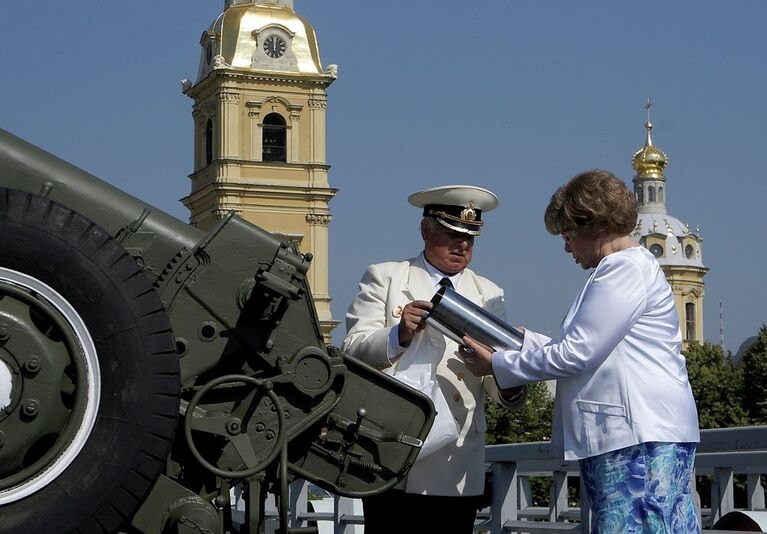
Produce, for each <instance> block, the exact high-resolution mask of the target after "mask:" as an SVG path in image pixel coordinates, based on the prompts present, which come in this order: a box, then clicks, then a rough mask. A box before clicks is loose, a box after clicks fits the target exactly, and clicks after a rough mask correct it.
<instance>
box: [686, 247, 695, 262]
mask: <svg viewBox="0 0 767 534" xmlns="http://www.w3.org/2000/svg"><path fill="white" fill-rule="evenodd" d="M693 254H695V250H694V249H693V248H692V245H690V244H687V245H685V247H684V255H685V257H686V258H687V259H692V256H693Z"/></svg>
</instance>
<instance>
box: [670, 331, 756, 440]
mask: <svg viewBox="0 0 767 534" xmlns="http://www.w3.org/2000/svg"><path fill="white" fill-rule="evenodd" d="M684 355H685V358H687V372H688V374H689V376H690V385H691V386H692V393H693V396H694V397H695V404H696V405H697V407H698V419H699V420H700V427H701V428H723V427H731V426H744V425H747V424H748V417H747V415H746V411H745V410H744V409H743V375H742V373H741V372H740V371H739V370H738V369H736V368H735V366H734V365H733V362H732V359H731V358H730V357H729V355H725V354H724V350H723V349H722V347H720V346H719V345H713V344H711V343H709V342H704V343H703V345H700V344H699V343H696V342H691V343H690V344H689V345H688V347H687V348H686V349H685V350H684Z"/></svg>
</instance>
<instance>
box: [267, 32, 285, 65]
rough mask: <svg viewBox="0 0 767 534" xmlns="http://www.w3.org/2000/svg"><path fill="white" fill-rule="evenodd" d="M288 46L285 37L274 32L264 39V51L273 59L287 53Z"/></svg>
mask: <svg viewBox="0 0 767 534" xmlns="http://www.w3.org/2000/svg"><path fill="white" fill-rule="evenodd" d="M287 46H288V45H287V43H286V42H285V39H283V38H282V37H280V36H279V35H275V34H272V35H270V36H268V37H267V38H266V39H264V52H266V55H267V56H269V57H270V58H272V59H277V58H278V57H281V56H282V54H284V53H285V49H286V48H287Z"/></svg>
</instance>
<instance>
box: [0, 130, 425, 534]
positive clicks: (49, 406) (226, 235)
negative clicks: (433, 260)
mask: <svg viewBox="0 0 767 534" xmlns="http://www.w3.org/2000/svg"><path fill="white" fill-rule="evenodd" d="M310 261H311V255H309V254H301V253H300V252H299V251H298V250H297V249H296V247H295V246H294V245H293V244H292V243H290V242H287V241H283V240H280V239H278V238H277V237H275V236H274V235H272V234H270V233H269V232H266V231H264V230H263V229H261V228H258V227H256V226H254V225H252V224H250V223H248V222H246V221H244V220H243V219H241V218H239V217H237V216H236V215H234V214H233V213H230V214H228V215H227V216H225V217H223V218H222V219H221V220H220V221H219V223H218V224H217V225H215V226H214V227H213V228H211V229H210V230H209V231H208V232H202V231H200V230H198V229H196V228H193V227H191V226H189V225H187V224H185V223H183V222H181V221H178V220H177V219H175V218H174V217H172V216H170V215H168V214H166V213H163V212H162V211H160V210H158V209H156V208H154V207H152V206H150V205H149V204H146V203H144V202H142V201H141V200H139V199H136V198H134V197H132V196H130V195H128V194H126V193H125V192H123V191H120V190H119V189H117V188H115V187H113V186H111V185H110V184H108V183H106V182H104V181H102V180H100V179H98V178H96V177H95V176H92V175H90V174H88V173H86V172H84V171H83V170H81V169H78V168H77V167H75V166H73V165H71V164H69V163H67V162H65V161H63V160H61V159H59V158H57V157H55V156H53V155H51V154H49V153H47V152H45V151H43V150H41V149H39V148H37V147H35V146H33V145H31V144H29V143H27V142H25V141H23V140H21V139H19V138H18V137H15V136H13V135H12V134H10V133H8V132H5V131H2V130H0V514H1V515H2V530H3V532H4V533H11V534H16V533H22V532H25V533H26V532H47V531H50V528H51V527H50V526H51V525H53V524H55V525H57V526H56V529H57V530H56V531H57V532H70V531H71V532H91V531H93V532H102V533H103V532H106V533H111V532H117V531H119V530H123V531H124V530H125V529H126V528H127V526H126V525H128V524H130V529H132V530H131V532H134V531H135V532H143V533H146V534H153V533H158V534H159V533H161V532H162V533H166V532H186V531H187V530H185V529H187V528H188V526H189V525H190V524H195V525H197V526H198V528H202V529H205V530H206V531H209V532H212V533H221V534H223V532H224V531H225V530H226V529H228V528H229V527H230V525H231V524H232V521H233V520H234V519H233V513H232V510H233V507H234V504H235V502H234V501H233V496H234V495H242V498H243V499H244V500H245V501H246V502H247V503H248V505H247V507H246V509H247V518H246V522H247V524H248V525H249V528H250V529H251V531H255V529H258V528H259V525H260V524H261V522H262V520H263V510H262V507H261V506H260V503H262V502H263V498H264V492H265V491H267V490H269V491H273V492H276V493H279V494H280V502H281V503H283V506H282V510H281V517H282V518H283V519H284V518H285V517H286V515H285V514H286V512H285V510H284V509H285V508H286V504H285V503H286V502H287V496H286V493H287V483H288V482H289V481H290V480H292V479H293V478H294V477H301V478H305V479H308V480H310V481H313V482H315V483H317V484H318V485H320V486H322V487H324V488H326V489H328V490H330V491H333V492H335V493H339V494H341V495H347V496H364V495H371V494H375V493H377V492H380V491H382V490H384V489H386V488H390V487H393V486H394V485H396V484H397V483H399V482H400V481H401V480H402V479H403V477H404V476H405V475H406V473H407V472H408V470H409V469H410V467H411V466H412V464H413V462H414V461H415V458H416V455H417V454H418V450H419V448H420V445H421V443H422V441H423V440H424V439H425V437H426V435H427V433H428V430H429V428H430V426H431V423H432V421H433V417H434V410H433V406H432V404H431V402H430V401H429V399H428V398H426V397H425V396H424V395H422V394H420V393H419V392H417V391H415V390H412V389H410V388H408V387H406V386H404V385H402V384H400V383H399V382H397V381H395V380H393V379H391V378H390V377H388V376H385V375H383V374H381V373H379V372H378V371H376V370H374V369H372V368H370V367H368V366H366V365H364V364H362V363H360V362H358V361H356V360H354V359H353V358H350V357H348V356H347V355H345V354H343V353H342V352H341V351H340V350H338V349H336V348H334V347H328V346H325V344H324V342H323V337H322V333H321V331H320V328H319V321H318V318H317V315H316V310H315V306H314V302H313V300H312V296H311V291H310V288H309V287H308V284H307V281H306V272H307V270H308V268H309V265H310ZM235 487H237V488H239V489H240V490H242V491H241V492H239V493H238V492H235V491H233V488H235ZM46 529H47V530H46Z"/></svg>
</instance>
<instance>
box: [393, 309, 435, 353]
mask: <svg viewBox="0 0 767 534" xmlns="http://www.w3.org/2000/svg"><path fill="white" fill-rule="evenodd" d="M430 311H431V302H429V301H428V300H414V301H413V302H411V303H410V304H408V305H407V306H405V308H404V309H403V310H402V316H401V317H400V320H399V345H400V347H407V346H409V345H410V342H411V341H413V336H415V335H416V333H417V332H420V331H421V330H423V329H424V328H426V317H427V316H428V315H429V312H430Z"/></svg>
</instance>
